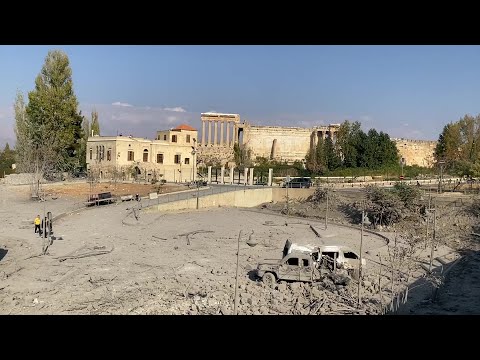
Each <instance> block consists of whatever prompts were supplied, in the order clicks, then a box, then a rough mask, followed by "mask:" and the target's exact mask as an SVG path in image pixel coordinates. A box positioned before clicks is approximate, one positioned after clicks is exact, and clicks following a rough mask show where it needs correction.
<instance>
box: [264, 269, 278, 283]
mask: <svg viewBox="0 0 480 360" xmlns="http://www.w3.org/2000/svg"><path fill="white" fill-rule="evenodd" d="M262 281H263V282H264V283H265V284H267V285H273V284H275V283H276V282H277V279H275V275H273V274H272V273H270V272H268V273H265V274H264V275H263V277H262Z"/></svg>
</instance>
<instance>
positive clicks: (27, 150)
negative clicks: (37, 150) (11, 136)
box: [13, 91, 32, 172]
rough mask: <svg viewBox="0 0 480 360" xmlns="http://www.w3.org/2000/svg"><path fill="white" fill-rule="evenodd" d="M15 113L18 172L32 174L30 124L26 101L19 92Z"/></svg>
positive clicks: (14, 107)
mask: <svg viewBox="0 0 480 360" xmlns="http://www.w3.org/2000/svg"><path fill="white" fill-rule="evenodd" d="M13 109H14V112H15V129H14V130H15V136H16V138H17V141H16V144H15V149H16V152H15V161H16V162H15V164H16V166H17V171H18V172H30V171H31V170H32V169H31V165H32V158H31V155H32V152H31V147H30V136H29V135H30V134H29V124H28V119H27V114H26V107H25V101H24V99H23V94H22V93H21V92H20V91H17V95H16V97H15V103H14V104H13Z"/></svg>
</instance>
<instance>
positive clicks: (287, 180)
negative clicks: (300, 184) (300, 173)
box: [285, 175, 290, 215]
mask: <svg viewBox="0 0 480 360" xmlns="http://www.w3.org/2000/svg"><path fill="white" fill-rule="evenodd" d="M289 182H290V176H289V175H287V177H286V178H285V184H286V188H287V215H290V208H289V201H288V187H289V185H290V184H289Z"/></svg>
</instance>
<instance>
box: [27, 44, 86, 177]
mask: <svg viewBox="0 0 480 360" xmlns="http://www.w3.org/2000/svg"><path fill="white" fill-rule="evenodd" d="M28 99H29V102H28V105H27V107H26V114H27V117H28V123H29V129H28V136H29V140H30V143H31V149H32V151H34V152H35V156H34V157H35V159H36V160H35V162H36V163H37V166H39V165H38V164H40V165H41V166H40V167H41V169H40V171H42V172H44V173H45V172H47V173H48V172H54V171H72V170H73V169H74V168H75V167H79V166H80V158H79V155H80V151H79V150H80V145H81V141H80V140H81V138H82V120H83V117H82V115H81V112H78V102H77V98H76V96H75V94H74V91H73V81H72V69H71V68H70V63H69V59H68V56H67V55H66V54H65V53H63V52H62V51H58V50H54V51H50V52H49V53H48V55H47V57H46V59H45V63H44V65H43V67H42V70H41V72H40V74H39V75H38V76H37V78H36V79H35V89H34V90H33V91H31V92H29V93H28Z"/></svg>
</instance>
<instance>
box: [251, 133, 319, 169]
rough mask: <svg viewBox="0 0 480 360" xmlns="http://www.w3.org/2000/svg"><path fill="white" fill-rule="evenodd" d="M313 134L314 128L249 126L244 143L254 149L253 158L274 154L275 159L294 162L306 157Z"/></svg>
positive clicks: (269, 157) (268, 157) (267, 156)
mask: <svg viewBox="0 0 480 360" xmlns="http://www.w3.org/2000/svg"><path fill="white" fill-rule="evenodd" d="M311 135H312V129H306V128H299V127H281V126H247V127H246V128H245V133H244V135H243V143H244V144H245V145H246V146H247V147H248V148H250V149H251V150H252V158H253V159H255V158H256V157H265V158H267V159H271V158H272V155H273V159H274V160H278V161H284V160H286V161H289V162H293V161H295V160H301V159H304V158H305V156H306V155H307V153H308V150H309V149H310V138H311ZM274 144H275V147H274V146H273V145H274Z"/></svg>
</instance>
